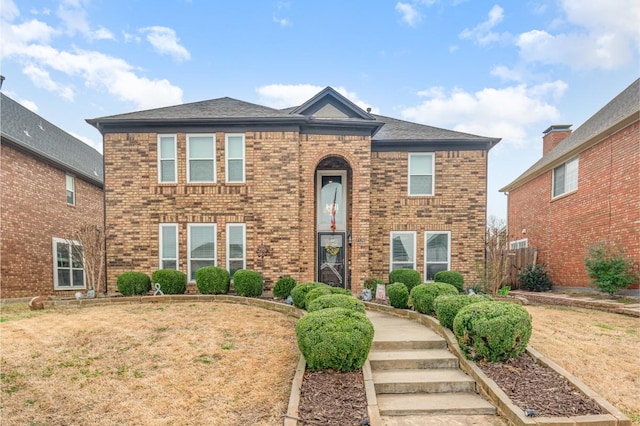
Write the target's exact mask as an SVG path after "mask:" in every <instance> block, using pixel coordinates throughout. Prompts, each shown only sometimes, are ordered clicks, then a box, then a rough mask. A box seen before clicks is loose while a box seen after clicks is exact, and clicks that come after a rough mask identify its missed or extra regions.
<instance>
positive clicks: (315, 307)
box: [307, 294, 365, 313]
mask: <svg viewBox="0 0 640 426" xmlns="http://www.w3.org/2000/svg"><path fill="white" fill-rule="evenodd" d="M327 308H345V309H350V310H353V311H358V312H362V313H364V312H365V306H364V303H362V302H361V301H359V300H358V299H356V298H355V297H353V296H349V295H346V294H327V295H324V296H320V297H318V298H317V299H315V300H313V301H312V302H311V303H309V304H307V311H309V312H313V311H319V310H320V309H327Z"/></svg>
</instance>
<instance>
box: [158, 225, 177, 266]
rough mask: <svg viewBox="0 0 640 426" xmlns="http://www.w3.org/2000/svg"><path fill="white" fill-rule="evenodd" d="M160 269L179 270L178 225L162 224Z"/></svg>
mask: <svg viewBox="0 0 640 426" xmlns="http://www.w3.org/2000/svg"><path fill="white" fill-rule="evenodd" d="M159 247H160V269H178V224H177V223H161V224H160V244H159Z"/></svg>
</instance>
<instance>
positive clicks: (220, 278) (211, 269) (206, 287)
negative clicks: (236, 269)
mask: <svg viewBox="0 0 640 426" xmlns="http://www.w3.org/2000/svg"><path fill="white" fill-rule="evenodd" d="M230 279H231V277H230V276H229V271H227V270H226V269H223V268H219V267H217V266H205V267H203V268H200V269H198V270H197V271H196V286H197V287H198V291H199V292H200V293H201V294H225V293H228V292H229V281H230Z"/></svg>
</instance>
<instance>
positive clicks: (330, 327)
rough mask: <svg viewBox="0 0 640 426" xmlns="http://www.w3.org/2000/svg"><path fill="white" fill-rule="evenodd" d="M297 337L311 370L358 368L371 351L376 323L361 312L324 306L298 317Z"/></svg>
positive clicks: (350, 369) (299, 346) (351, 369)
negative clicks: (374, 324) (372, 322)
mask: <svg viewBox="0 0 640 426" xmlns="http://www.w3.org/2000/svg"><path fill="white" fill-rule="evenodd" d="M325 297H326V296H325ZM296 337H297V339H298V348H299V349H300V352H301V353H302V355H303V356H304V358H305V360H306V361H307V367H308V369H309V370H310V371H318V370H326V369H329V368H330V369H333V370H336V371H354V370H357V369H359V368H361V367H362V365H363V364H364V362H365V360H366V359H367V356H368V355H369V350H370V349H371V343H372V342H373V324H371V321H370V320H369V319H368V318H367V317H366V315H365V314H363V313H361V312H356V311H354V310H349V309H344V308H328V309H321V310H319V311H314V312H309V313H308V314H306V315H304V316H303V317H302V318H300V319H299V320H298V322H297V323H296Z"/></svg>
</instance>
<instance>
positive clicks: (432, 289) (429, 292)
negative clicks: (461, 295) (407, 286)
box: [409, 283, 458, 315]
mask: <svg viewBox="0 0 640 426" xmlns="http://www.w3.org/2000/svg"><path fill="white" fill-rule="evenodd" d="M443 294H451V295H456V294H458V289H457V288H455V287H454V286H452V285H451V284H447V283H425V284H420V285H417V286H415V287H414V288H413V289H412V290H411V293H410V294H409V295H410V296H411V304H412V305H413V308H414V309H415V310H416V311H417V312H420V313H421V314H426V315H432V314H434V313H435V311H434V310H433V301H434V300H435V299H436V297H438V296H441V295H443Z"/></svg>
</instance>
